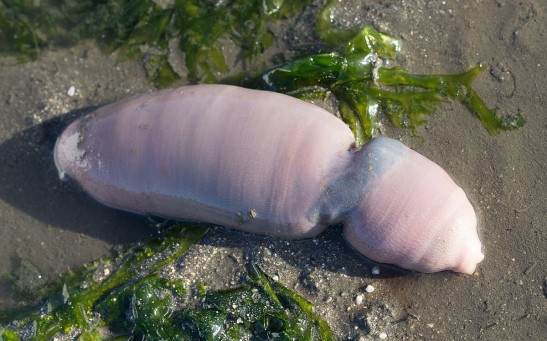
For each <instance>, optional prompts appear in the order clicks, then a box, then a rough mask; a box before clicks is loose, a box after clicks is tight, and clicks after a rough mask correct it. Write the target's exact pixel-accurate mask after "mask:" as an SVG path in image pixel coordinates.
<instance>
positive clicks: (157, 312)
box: [0, 224, 333, 340]
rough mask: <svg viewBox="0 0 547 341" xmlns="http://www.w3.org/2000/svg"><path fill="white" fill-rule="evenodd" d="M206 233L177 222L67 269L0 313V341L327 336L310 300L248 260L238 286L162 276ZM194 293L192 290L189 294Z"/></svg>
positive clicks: (204, 229) (199, 227)
mask: <svg viewBox="0 0 547 341" xmlns="http://www.w3.org/2000/svg"><path fill="white" fill-rule="evenodd" d="M207 231H208V226H207V225H204V224H176V225H173V226H171V227H169V228H167V229H166V231H165V232H163V234H162V235H161V236H159V237H156V238H154V239H151V240H148V241H146V242H143V243H139V244H137V245H134V246H132V247H129V248H127V249H126V250H124V251H122V252H120V253H119V254H118V255H117V256H115V257H113V258H104V259H101V260H98V261H95V262H92V263H90V264H87V265H85V266H83V267H82V268H80V269H77V270H75V271H73V272H70V273H67V274H64V275H63V277H62V278H61V279H60V280H59V281H57V282H55V283H51V284H48V285H47V286H45V287H43V288H41V289H40V290H39V291H38V293H37V295H38V296H39V297H38V298H39V300H40V304H39V305H38V306H36V307H34V308H27V309H23V310H17V311H9V312H0V339H2V340H49V339H51V338H52V337H54V336H57V337H61V336H65V337H68V338H69V339H73V338H74V339H79V340H127V339H135V340H241V339H248V340H332V339H333V337H332V334H331V331H330V328H329V326H328V324H327V323H326V322H325V321H324V320H323V319H321V318H320V317H319V316H317V315H316V314H315V313H314V312H313V307H312V305H311V303H310V302H309V301H307V300H306V299H305V298H303V297H302V296H300V295H298V294H296V293H295V292H293V291H291V290H289V289H287V288H286V287H284V286H283V285H282V284H280V283H279V282H276V281H274V280H273V279H272V278H271V277H269V276H268V275H267V274H266V273H264V272H263V271H262V270H261V269H260V268H259V267H258V266H256V265H254V264H250V265H249V270H248V272H247V278H246V279H245V281H244V284H243V285H242V286H239V287H235V288H230V289H226V290H219V291H208V290H207V289H206V286H205V285H203V284H200V285H199V286H198V287H197V288H194V289H195V290H190V289H192V288H188V287H185V286H184V285H183V284H182V282H181V281H177V280H172V279H168V278H164V277H162V276H161V275H159V270H161V269H162V268H163V267H164V266H165V265H167V264H169V263H171V262H173V261H175V260H176V259H178V258H179V257H180V256H181V255H183V254H184V253H185V252H186V251H187V250H188V248H189V247H191V246H192V245H193V244H194V243H196V242H197V241H198V240H199V239H200V238H201V237H203V236H204V235H205V234H206V233H207ZM193 292H195V293H193Z"/></svg>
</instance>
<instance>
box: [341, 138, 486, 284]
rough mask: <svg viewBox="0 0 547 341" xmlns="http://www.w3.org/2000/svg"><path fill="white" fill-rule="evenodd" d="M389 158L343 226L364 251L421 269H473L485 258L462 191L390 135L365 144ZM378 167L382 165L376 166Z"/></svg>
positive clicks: (376, 155) (370, 154)
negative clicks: (389, 137)
mask: <svg viewBox="0 0 547 341" xmlns="http://www.w3.org/2000/svg"><path fill="white" fill-rule="evenodd" d="M362 153H363V156H364V157H365V158H368V159H372V161H370V162H372V163H374V162H377V163H385V164H388V165H389V166H387V167H380V168H382V173H381V174H379V176H378V177H377V178H376V179H375V180H374V183H373V184H371V188H370V190H368V191H367V193H366V195H364V196H363V198H362V200H361V202H360V203H359V205H358V206H357V207H356V208H355V209H354V210H352V211H351V212H350V218H349V219H348V221H347V222H346V224H345V227H344V236H345V238H346V239H347V241H348V242H349V243H350V244H351V245H352V246H353V247H354V248H355V249H357V250H358V251H359V252H360V253H362V254H363V255H365V256H367V257H369V258H371V259H373V260H376V261H378V262H382V263H388V264H394V265H397V266H400V267H402V268H405V269H410V270H415V271H420V272H435V271H441V270H453V271H456V272H461V273H468V274H471V273H473V272H474V271H475V268H476V266H477V264H478V263H479V262H481V261H482V260H483V258H484V255H483V253H482V248H481V242H480V240H479V237H478V231H477V216H476V214H475V210H474V209H473V206H472V205H471V203H470V202H469V200H468V198H467V196H466V195H465V193H464V192H463V190H462V189H461V188H460V187H459V186H458V185H456V184H455V183H454V181H453V180H452V179H451V178H450V176H449V175H448V174H447V173H446V172H445V171H444V170H443V169H442V168H441V167H439V166H438V165H437V164H435V163H434V162H432V161H430V160H429V159H427V158H426V157H424V156H422V155H420V154H418V153H417V152H415V151H413V150H411V149H409V148H407V147H406V146H404V145H403V144H402V143H400V142H398V141H396V140H392V139H386V138H379V139H374V140H373V141H372V142H371V143H369V144H368V145H366V146H365V147H364V148H363V151H362ZM377 168H378V167H377Z"/></svg>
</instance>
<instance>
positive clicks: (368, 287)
mask: <svg viewBox="0 0 547 341" xmlns="http://www.w3.org/2000/svg"><path fill="white" fill-rule="evenodd" d="M365 291H366V292H368V293H371V292H373V291H374V287H373V286H372V285H370V284H369V285H367V287H366V288H365Z"/></svg>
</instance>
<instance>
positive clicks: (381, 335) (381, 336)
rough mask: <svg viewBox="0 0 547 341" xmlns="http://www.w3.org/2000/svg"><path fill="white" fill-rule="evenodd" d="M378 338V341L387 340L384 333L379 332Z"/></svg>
mask: <svg viewBox="0 0 547 341" xmlns="http://www.w3.org/2000/svg"><path fill="white" fill-rule="evenodd" d="M378 337H379V338H380V340H385V339H387V334H386V333H384V332H381V333H380V335H378Z"/></svg>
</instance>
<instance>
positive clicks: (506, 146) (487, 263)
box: [0, 0, 547, 340]
mask: <svg viewBox="0 0 547 341" xmlns="http://www.w3.org/2000/svg"><path fill="white" fill-rule="evenodd" d="M317 8H318V7H311V8H309V9H308V10H307V11H306V13H305V14H303V15H302V16H299V17H298V18H296V19H294V20H291V21H290V22H289V23H288V24H285V26H283V27H277V28H276V29H277V33H278V35H279V36H278V38H279V42H278V46H277V49H279V50H280V51H281V50H284V49H285V50H287V49H288V50H290V49H296V48H298V47H299V46H303V45H306V44H310V43H314V42H317V40H315V41H314V38H313V33H312V32H313V20H312V18H313V15H314V14H316V10H317ZM336 8H337V10H336V12H335V13H336V17H335V19H336V21H335V22H336V24H337V25H340V26H347V27H362V26H365V25H373V26H374V27H375V28H377V29H378V30H380V31H383V32H387V33H391V34H394V35H398V36H401V37H402V38H403V48H402V52H401V55H402V58H401V59H400V60H399V64H400V65H402V66H404V67H405V68H407V69H408V70H410V71H412V72H415V73H457V72H462V71H464V70H466V69H468V68H469V67H472V66H474V65H476V64H477V63H483V64H484V65H485V66H486V71H485V72H484V73H483V74H481V75H480V76H479V77H478V79H477V80H476V81H475V83H474V86H475V89H476V90H477V92H478V93H479V94H480V95H481V96H482V98H483V99H484V101H485V102H486V103H487V104H488V105H489V106H490V107H493V108H496V109H497V111H498V113H499V114H502V115H503V114H511V113H521V114H522V115H523V116H524V117H525V118H526V120H527V121H528V123H527V124H526V125H525V126H524V127H523V128H521V129H519V130H516V131H512V132H504V133H501V134H499V135H497V136H491V135H489V134H488V133H487V132H486V130H485V129H484V128H483V127H482V126H481V124H480V122H479V121H478V120H477V119H476V118H474V117H473V116H472V115H471V114H470V113H469V112H468V111H467V110H466V109H465V108H464V107H463V106H462V105H460V104H458V103H455V102H446V103H445V104H443V106H442V107H441V109H440V110H439V112H438V113H437V114H436V115H435V116H433V117H432V118H431V119H430V120H429V123H428V124H427V125H426V126H424V127H422V128H420V129H419V136H412V135H411V134H410V133H409V132H408V131H403V130H396V129H390V128H386V132H385V133H386V134H387V135H388V136H391V137H394V138H400V139H401V140H402V141H403V142H404V143H406V144H407V145H409V146H410V147H412V148H413V149H415V150H417V151H419V152H420V153H422V154H424V155H426V156H427V157H429V158H430V159H432V160H434V161H435V162H437V163H438V164H440V165H441V166H442V167H443V168H445V169H446V170H447V171H448V172H449V173H450V174H451V175H452V176H453V178H454V179H456V181H457V182H458V183H459V184H460V186H461V187H462V188H464V189H465V191H466V192H467V194H468V196H469V197H470V198H471V200H472V202H473V203H474V205H475V207H476V208H477V210H478V212H479V215H480V233H481V239H482V241H483V243H484V248H485V255H486V258H485V260H484V261H483V262H482V263H481V264H480V265H479V267H478V269H477V272H476V273H475V274H474V275H458V274H455V273H437V274H414V273H407V272H403V271H400V270H397V269H392V268H390V267H386V266H380V268H379V269H380V274H373V273H372V268H373V267H374V266H375V264H374V263H372V262H370V261H368V260H366V259H364V258H363V257H361V256H359V255H358V254H357V253H356V252H354V251H353V250H352V249H351V248H350V247H349V246H347V244H346V243H345V242H344V240H343V239H342V237H341V229H340V228H339V227H332V228H330V229H329V230H328V231H327V232H326V233H324V234H322V235H321V236H319V237H317V238H314V239H310V240H304V241H285V240H279V239H275V238H268V237H261V236H252V235H244V234H241V233H237V232H234V231H231V230H228V229H224V228H214V229H213V230H212V231H211V232H210V233H209V234H208V235H207V236H206V237H205V238H204V239H203V240H202V241H201V242H200V243H199V245H196V246H195V247H193V248H192V249H191V250H190V252H189V253H188V254H187V255H186V256H185V257H183V258H182V259H181V260H179V264H178V265H177V267H176V269H175V268H171V269H166V271H170V270H173V271H174V272H176V274H175V276H177V277H180V278H182V279H184V280H186V281H188V282H189V283H191V282H192V281H196V280H200V281H202V282H204V283H207V284H208V285H209V287H210V288H226V287H230V286H234V285H237V284H239V283H241V278H242V274H244V273H245V269H246V265H247V264H248V263H249V262H250V261H254V262H257V263H258V264H259V265H260V266H262V268H263V269H264V270H265V271H266V272H268V273H269V274H270V275H272V276H273V275H275V276H277V277H278V278H279V280H280V281H281V282H282V283H284V284H286V285H287V286H289V287H290V288H292V289H294V290H296V291H297V292H299V293H300V294H302V295H304V296H305V297H307V298H308V299H310V300H311V301H312V302H313V303H314V304H315V306H316V310H317V312H318V313H319V314H320V315H321V316H322V317H324V318H325V319H326V320H327V321H328V322H329V324H330V325H331V327H332V329H333V331H334V333H335V335H336V337H337V339H340V340H377V339H380V338H383V337H384V336H387V339H388V340H421V339H432V340H452V339H454V340H477V339H479V340H545V339H546V337H547V200H546V197H547V185H546V181H547V120H546V119H545V107H546V105H547V103H546V97H547V91H546V85H547V84H546V80H547V72H546V67H547V65H546V63H547V42H546V41H547V38H546V37H545V33H546V32H547V24H546V23H547V18H546V15H545V14H546V11H547V2H546V1H543V0H523V1H503V0H499V1H493V0H488V1H486V0H485V1H478V0H477V1H464V0H460V1H422V0H418V1H379V0H378V1H341V2H340V3H339V4H338V5H337V7H336ZM233 62H234V63H236V64H234V65H233V67H234V68H237V67H241V65H237V60H234V61H233ZM182 83H184V81H183V82H182ZM72 86H73V87H74V89H75V93H74V94H73V96H70V95H72V94H70V95H69V88H70V87H72ZM152 89H153V87H152V85H151V84H150V83H148V82H147V80H146V74H145V71H144V69H143V66H142V63H141V62H140V61H131V60H130V61H128V60H123V59H121V58H119V57H118V56H117V55H106V54H103V53H102V52H101V51H100V49H99V48H98V47H97V46H96V44H95V43H94V42H93V41H82V42H80V43H78V44H77V45H75V46H71V47H67V48H59V49H55V50H50V51H43V52H42V54H41V56H40V57H39V58H38V59H37V60H36V61H34V62H30V63H27V64H23V65H14V66H9V65H4V66H0V308H5V307H12V306H16V305H17V304H18V298H17V297H16V296H15V294H14V292H13V290H12V289H11V284H10V283H9V281H7V280H6V279H5V276H6V275H7V274H9V273H13V272H14V271H17V269H18V268H20V266H21V259H27V260H29V261H30V262H31V263H32V264H34V265H35V266H36V268H37V269H38V270H39V271H40V272H41V273H42V274H43V275H44V276H45V278H50V279H51V278H55V277H56V276H57V275H58V274H59V273H61V272H64V271H67V270H69V269H71V268H75V267H78V266H80V265H82V264H84V263H85V262H87V261H90V260H93V259H96V258H98V257H101V256H103V255H108V254H110V252H111V249H112V247H113V246H115V245H120V244H126V243H131V242H135V241H139V240H142V239H143V238H145V237H147V236H151V235H154V234H155V233H156V231H155V230H154V229H153V228H151V227H150V226H149V225H148V224H147V222H146V220H145V219H144V218H142V217H139V216H135V215H131V214H128V213H124V212H119V211H116V210H113V209H109V208H106V207H103V206H101V205H100V204H98V203H96V202H95V201H93V200H92V199H90V198H88V197H87V196H85V195H84V194H83V193H82V192H81V191H79V190H78V189H76V188H74V187H73V186H71V185H70V184H67V183H62V182H61V181H59V179H58V177H57V174H56V170H55V166H54V164H53V159H52V148H53V144H54V142H55V139H56V136H57V134H58V133H59V132H60V130H61V129H62V127H63V126H64V125H65V124H66V122H68V120H69V119H70V117H71V115H72V114H74V113H81V111H82V110H84V111H89V110H92V109H93V108H94V107H96V106H99V105H102V104H105V103H108V102H111V101H114V100H116V99H120V98H123V97H126V96H129V95H132V94H137V93H142V92H146V91H149V90H152ZM67 114H68V115H67ZM52 120H53V121H52ZM181 269H182V270H181ZM367 286H371V287H372V288H374V290H373V291H372V292H367V290H366V288H367ZM369 289H370V287H369ZM368 291H370V290H368Z"/></svg>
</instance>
